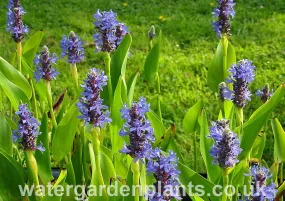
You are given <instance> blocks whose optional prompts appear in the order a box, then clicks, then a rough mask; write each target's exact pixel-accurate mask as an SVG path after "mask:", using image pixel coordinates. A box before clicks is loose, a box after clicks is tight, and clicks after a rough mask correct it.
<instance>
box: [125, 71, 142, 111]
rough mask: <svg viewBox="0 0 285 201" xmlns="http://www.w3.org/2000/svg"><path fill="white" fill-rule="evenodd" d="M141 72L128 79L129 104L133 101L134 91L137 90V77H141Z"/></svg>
mask: <svg viewBox="0 0 285 201" xmlns="http://www.w3.org/2000/svg"><path fill="white" fill-rule="evenodd" d="M139 74H140V73H139V72H136V73H135V74H134V76H132V77H131V79H130V80H129V81H128V83H127V86H128V90H129V91H128V104H129V106H130V105H131V104H132V102H133V97H134V92H135V87H136V82H137V78H138V77H139Z"/></svg>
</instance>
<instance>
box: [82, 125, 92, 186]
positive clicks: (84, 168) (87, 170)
mask: <svg viewBox="0 0 285 201" xmlns="http://www.w3.org/2000/svg"><path fill="white" fill-rule="evenodd" d="M80 137H81V142H82V163H83V173H84V180H85V183H86V182H87V179H89V178H90V173H89V169H88V167H87V166H86V159H87V158H86V153H85V147H86V140H85V127H84V122H83V121H81V122H80Z"/></svg>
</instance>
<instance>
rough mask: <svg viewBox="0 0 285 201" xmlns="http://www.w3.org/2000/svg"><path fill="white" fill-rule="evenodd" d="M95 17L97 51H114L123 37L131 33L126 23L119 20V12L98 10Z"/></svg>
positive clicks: (94, 36)
mask: <svg viewBox="0 0 285 201" xmlns="http://www.w3.org/2000/svg"><path fill="white" fill-rule="evenodd" d="M94 18H95V20H96V21H95V22H94V25H95V34H94V35H93V38H94V39H95V45H96V49H97V50H96V51H103V52H113V51H114V50H116V49H117V47H118V46H119V45H120V43H121V41H122V39H123V37H124V36H125V35H126V34H127V33H129V31H128V28H127V27H126V26H125V24H124V23H120V22H119V21H118V20H117V14H116V13H114V12H113V11H109V12H107V11H103V12H100V10H98V11H97V13H96V14H94Z"/></svg>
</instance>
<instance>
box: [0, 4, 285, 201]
mask: <svg viewBox="0 0 285 201" xmlns="http://www.w3.org/2000/svg"><path fill="white" fill-rule="evenodd" d="M217 3H218V5H217V7H216V8H215V9H214V12H213V15H214V18H213V23H212V24H213V27H214V31H215V32H216V34H217V36H218V39H219V40H220V44H219V46H218V49H217V53H216V54H215V57H214V59H213V62H212V64H211V65H210V66H209V68H208V83H207V85H208V86H207V88H206V86H205V90H207V89H208V88H209V89H211V90H212V91H213V95H215V96H216V101H217V103H218V104H219V106H220V111H219V113H218V114H217V115H216V116H214V115H212V116H211V118H209V117H208V116H207V114H206V112H207V108H208V107H211V106H209V105H206V104H204V103H203V101H202V100H198V102H197V103H196V104H195V105H193V106H192V107H191V108H190V109H189V111H188V112H187V113H186V115H185V118H184V119H183V122H182V124H180V123H178V124H177V126H180V125H182V126H183V129H184V130H185V133H187V134H188V135H187V136H188V137H189V138H191V137H193V150H194V153H193V158H194V160H193V161H194V163H193V164H191V167H193V169H191V167H189V161H185V159H184V157H183V154H182V153H181V152H180V149H179V144H178V142H177V141H176V137H175V130H176V129H175V128H176V125H172V126H171V127H170V128H167V125H168V124H167V122H169V120H167V119H165V113H164V111H163V109H162V108H161V99H160V96H161V94H162V93H163V91H164V90H169V89H167V88H163V90H161V86H165V85H163V84H162V85H161V83H160V76H159V75H160V72H159V68H158V66H159V53H160V52H159V51H160V47H162V46H163V45H162V44H161V43H162V40H161V31H159V30H158V29H157V28H156V27H155V26H154V25H151V24H150V29H149V31H148V33H145V34H144V35H142V36H141V37H147V38H148V40H149V43H148V44H146V45H147V46H148V48H149V52H148V55H146V61H144V63H145V64H144V70H143V73H141V74H142V76H143V79H138V77H139V75H140V74H139V73H138V72H127V73H126V71H129V69H131V68H127V65H128V62H127V60H128V58H129V49H130V46H131V42H132V38H131V32H130V31H129V28H128V27H127V26H126V24H125V23H123V22H121V20H119V17H121V15H118V14H117V13H116V12H115V11H112V10H110V11H101V10H97V12H96V13H95V14H94V15H93V17H94V22H91V21H90V25H91V26H92V23H93V25H94V29H95V30H94V32H95V34H94V35H93V38H94V51H93V53H92V54H94V55H95V54H98V55H99V56H98V58H101V59H102V60H103V62H102V63H104V67H103V66H100V62H99V63H97V64H94V66H96V67H94V66H90V69H89V70H88V73H87V74H86V75H84V74H83V73H82V72H83V71H82V69H81V68H80V65H81V63H82V62H85V61H87V60H90V57H92V55H85V50H84V49H85V47H86V45H84V42H83V40H82V39H81V36H85V35H86V34H89V33H88V31H85V30H83V31H82V32H86V33H85V34H84V33H82V32H81V33H79V34H80V36H79V34H78V33H75V32H74V31H70V32H69V34H68V35H64V36H62V39H61V41H59V43H58V46H60V47H61V53H58V52H56V53H53V51H50V50H49V48H48V47H47V45H44V44H42V41H41V39H42V34H43V33H42V32H41V31H40V32H37V33H35V35H34V36H29V37H24V36H26V34H28V29H27V26H26V25H25V23H24V18H23V16H24V14H25V12H24V9H23V7H22V6H21V4H20V1H19V0H10V1H9V3H8V12H7V18H8V20H7V31H8V32H9V33H10V34H11V36H12V39H10V40H11V41H12V42H15V43H16V47H17V56H16V58H15V61H12V62H11V63H12V64H15V63H16V64H17V66H18V69H17V68H14V67H13V66H12V65H11V64H9V62H7V61H5V60H4V59H2V58H1V59H0V60H1V62H0V78H1V82H0V97H1V98H0V111H1V112H0V125H1V126H0V129H1V132H0V133H1V137H0V172H1V173H3V174H0V175H1V181H2V184H3V185H2V186H1V188H0V200H23V199H24V200H44V201H45V200H65V199H69V198H70V199H71V200H96V199H98V200H103V201H110V200H112V201H121V200H134V201H140V200H148V201H173V200H181V199H184V198H185V197H187V195H186V194H185V193H186V192H187V194H188V196H190V197H191V198H192V199H194V200H215V201H218V200H221V201H228V200H231V201H238V200H251V201H256V200H262V201H264V200H268V201H273V200H280V198H281V197H282V193H284V191H285V184H284V182H283V163H284V161H285V154H284V153H285V152H284V150H283V148H284V146H285V138H284V133H285V132H284V130H283V128H282V125H281V123H280V122H279V120H278V117H277V116H276V115H272V114H274V113H273V112H274V109H275V107H276V106H277V105H278V103H280V102H281V100H282V98H283V96H284V95H285V86H284V85H281V86H280V87H279V88H278V89H276V90H275V92H273V89H270V87H269V84H265V85H264V86H263V87H262V86H259V87H261V88H260V89H258V90H255V91H253V88H251V87H250V85H251V84H252V83H254V82H255V79H256V77H255V75H256V74H257V73H258V71H259V69H260V68H261V67H260V66H255V64H254V63H255V62H254V61H251V60H249V59H243V60H240V61H236V58H237V57H236V55H235V51H234V47H233V45H231V43H230V36H231V35H232V34H234V32H232V31H231V29H230V27H231V24H230V23H231V22H230V21H231V20H232V19H233V17H234V16H235V15H236V13H235V10H234V8H235V2H234V1H233V0H218V2H217ZM26 10H27V11H28V12H29V10H30V11H31V9H30V8H27V9H26ZM87 14H88V13H87ZM90 16H92V14H90ZM54 20H56V19H54ZM27 24H29V22H27ZM71 28H73V29H74V30H77V27H71ZM33 31H34V30H32V32H33ZM54 37H56V36H54ZM26 38H29V39H28V40H27V41H26ZM7 40H8V39H7ZM40 44H42V45H43V46H42V47H39V46H40ZM22 45H23V50H24V54H23V51H22ZM49 46H51V45H49ZM40 48H41V49H40ZM39 49H40V50H39ZM50 49H51V50H52V49H53V47H52V46H51V47H50ZM36 52H38V53H36ZM56 55H60V58H58V57H57V56H56ZM60 59H62V61H65V62H58V60H60ZM58 65H63V66H60V68H57V67H58ZM67 65H69V66H70V69H71V75H65V74H64V73H63V72H60V71H61V70H60V69H62V68H65V67H67ZM22 67H23V68H22ZM77 68H78V71H77ZM128 75H132V76H128ZM64 76H67V77H70V78H71V79H73V82H72V85H71V86H68V89H67V91H68V90H69V89H72V88H76V90H77V91H76V92H77V94H76V95H75V96H73V97H72V96H68V93H63V94H62V95H61V96H60V97H59V98H58V97H56V96H55V93H54V91H53V89H55V88H56V89H57V90H58V88H59V86H61V85H58V82H63V81H64V80H63V77H64ZM83 77H84V79H82V78H83ZM140 80H145V81H146V82H147V83H148V84H149V85H150V86H151V87H154V88H155V89H156V90H155V91H153V93H152V95H150V97H142V96H141V92H140V91H138V90H137V89H136V82H139V81H140ZM252 86H254V85H252ZM252 94H256V96H257V97H258V98H259V99H260V107H259V108H258V109H257V110H256V111H255V112H254V113H253V114H251V115H250V116H246V117H244V110H247V109H248V107H250V104H248V103H250V101H251V100H252V99H254V96H252ZM134 97H139V98H138V99H135V98H134ZM4 100H9V102H7V104H6V103H5V104H3V101H4ZM217 103H213V104H217ZM164 104H168V103H164ZM7 106H9V107H7ZM15 111H16V112H15ZM246 114H247V113H246ZM268 121H271V122H270V123H271V124H270V123H269V122H268ZM209 122H212V123H211V124H209ZM271 129H272V131H273V134H274V140H275V142H274V154H273V155H274V163H273V164H268V163H266V161H264V160H263V158H262V155H263V151H264V149H265V145H266V135H267V134H268V133H270V132H271ZM197 134H199V137H197ZM198 142H199V145H200V146H199V148H198V146H197V143H198ZM188 148H189V150H192V145H189V147H188ZM190 148H191V149H190ZM198 150H200V152H201V155H200V154H198ZM200 156H202V158H201V160H199V161H203V163H204V165H205V167H206V171H207V172H206V174H207V179H206V178H204V177H202V176H200V175H199V174H198V173H197V171H198V170H197V168H196V167H197V161H198V159H199V157H200ZM51 164H53V166H56V167H58V168H60V174H59V175H55V174H54V172H53V171H52V170H53V166H52V165H51ZM0 183H1V182H0ZM4 184H5V185H4ZM83 184H84V185H83ZM82 185H83V186H82ZM191 186H192V187H193V186H194V187H201V189H197V188H194V189H193V188H191ZM231 186H232V187H233V188H231V190H230V191H228V189H229V188H230V187H231ZM58 187H60V188H61V189H62V192H63V193H62V194H58V193H57V190H56V189H57V188H58ZM217 187H219V188H217ZM23 188H28V189H30V191H29V192H30V193H27V192H26V193H24V194H21V192H23V191H22V190H21V189H23ZM49 188H50V192H49V193H48V194H47V192H46V189H49ZM110 188H112V189H115V190H110ZM79 189H80V190H79ZM122 189H123V190H122ZM124 189H125V190H124ZM128 189H130V190H128ZM131 189H132V190H131ZM215 189H216V190H215ZM217 189H218V190H217ZM237 190H238V191H237ZM113 191H117V192H118V193H119V195H114V192H113ZM70 192H72V193H70ZM69 193H70V194H69ZM63 194H64V195H63ZM68 194H69V195H68ZM67 197H68V198H67Z"/></svg>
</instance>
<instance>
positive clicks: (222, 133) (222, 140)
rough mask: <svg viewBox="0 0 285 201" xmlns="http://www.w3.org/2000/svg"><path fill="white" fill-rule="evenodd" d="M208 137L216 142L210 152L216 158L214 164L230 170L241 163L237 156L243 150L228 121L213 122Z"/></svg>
mask: <svg viewBox="0 0 285 201" xmlns="http://www.w3.org/2000/svg"><path fill="white" fill-rule="evenodd" d="M208 137H209V138H212V139H214V140H215V143H214V144H213V145H212V147H211V150H210V154H211V156H212V157H213V158H214V162H213V164H219V166H220V167H221V168H228V167H233V166H234V164H235V163H237V162H238V161H239V160H238V159H237V156H238V155H239V154H240V152H241V151H242V149H241V148H240V142H239V140H238V138H237V135H236V134H235V133H234V132H233V131H231V129H230V126H229V121H228V120H225V119H222V120H219V121H216V122H212V126H211V128H210V135H209V136H208Z"/></svg>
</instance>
